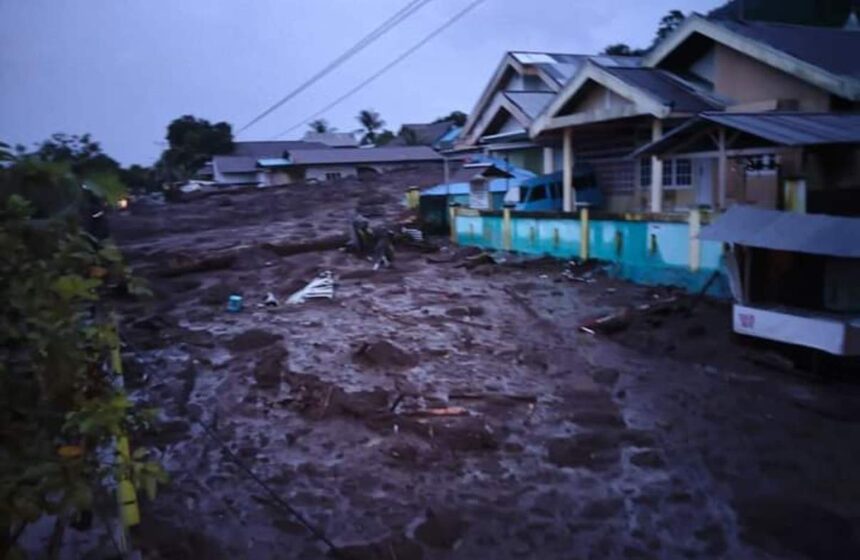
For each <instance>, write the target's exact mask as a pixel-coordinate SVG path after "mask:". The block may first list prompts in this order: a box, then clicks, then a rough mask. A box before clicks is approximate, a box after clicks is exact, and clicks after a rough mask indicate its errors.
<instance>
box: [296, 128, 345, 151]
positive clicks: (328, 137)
mask: <svg viewBox="0 0 860 560" xmlns="http://www.w3.org/2000/svg"><path fill="white" fill-rule="evenodd" d="M303 140H304V141H305V142H315V143H318V144H324V145H326V146H328V147H329V148H357V147H358V145H359V144H358V140H357V139H356V138H355V135H354V134H353V133H351V132H314V131H312V130H309V131H308V132H306V133H305V136H304V138H303Z"/></svg>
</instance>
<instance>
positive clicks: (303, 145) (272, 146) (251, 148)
mask: <svg viewBox="0 0 860 560" xmlns="http://www.w3.org/2000/svg"><path fill="white" fill-rule="evenodd" d="M325 148H328V146H326V145H325V144H322V143H320V142H305V141H303V140H277V141H253V142H234V143H233V153H232V154H231V155H233V156H250V157H254V158H257V159H260V158H266V157H281V156H282V155H283V154H284V152H291V151H293V150H320V149H325Z"/></svg>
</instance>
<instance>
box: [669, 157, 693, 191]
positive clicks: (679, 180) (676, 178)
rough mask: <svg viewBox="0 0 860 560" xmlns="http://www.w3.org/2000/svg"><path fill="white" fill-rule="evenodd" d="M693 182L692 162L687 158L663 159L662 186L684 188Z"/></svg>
mask: <svg viewBox="0 0 860 560" xmlns="http://www.w3.org/2000/svg"><path fill="white" fill-rule="evenodd" d="M692 184H693V164H692V162H691V161H690V160H689V159H686V158H679V159H664V160H663V186H664V187H675V188H684V187H689V186H690V185H692Z"/></svg>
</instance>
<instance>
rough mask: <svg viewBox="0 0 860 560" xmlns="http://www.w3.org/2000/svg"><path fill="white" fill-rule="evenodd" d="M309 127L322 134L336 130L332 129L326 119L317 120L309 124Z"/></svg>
mask: <svg viewBox="0 0 860 560" xmlns="http://www.w3.org/2000/svg"><path fill="white" fill-rule="evenodd" d="M308 126H309V127H310V128H311V130H312V131H314V132H319V133H320V134H322V133H324V132H331V131H332V130H334V129H333V128H332V127H330V126H329V125H328V121H327V120H325V119H316V120H314V121H311V122H309V123H308Z"/></svg>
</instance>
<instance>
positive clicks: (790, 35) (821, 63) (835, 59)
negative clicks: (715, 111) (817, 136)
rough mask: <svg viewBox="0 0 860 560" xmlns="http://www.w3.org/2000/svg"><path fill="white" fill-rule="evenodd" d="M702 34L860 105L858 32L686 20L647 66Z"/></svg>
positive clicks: (696, 18)
mask: <svg viewBox="0 0 860 560" xmlns="http://www.w3.org/2000/svg"><path fill="white" fill-rule="evenodd" d="M695 34H698V35H702V36H705V37H707V38H709V39H711V40H713V41H715V42H718V43H720V44H722V45H725V46H727V47H730V48H732V49H734V50H736V51H739V52H741V53H743V54H745V55H747V56H749V57H751V58H754V59H756V60H758V61H760V62H762V63H764V64H767V65H769V66H772V67H774V68H777V69H779V70H782V71H783V72H786V73H788V74H791V75H793V76H796V77H797V78H798V79H801V80H803V81H805V82H808V83H811V84H813V85H815V86H817V87H819V88H821V89H823V90H825V91H828V92H830V93H833V94H835V95H839V96H841V97H844V98H846V99H851V100H854V101H860V57H858V56H857V53H858V52H860V33H857V32H854V31H850V30H843V29H835V28H825V27H808V26H799V25H786V24H779V23H765V22H738V21H732V20H710V19H706V18H704V17H702V16H700V15H698V14H693V15H691V16H690V17H688V18H687V19H686V20H684V22H683V23H682V24H681V25H680V26H678V28H677V29H676V30H675V31H674V32H673V33H672V34H671V35H669V36H668V37H667V38H666V39H665V40H664V41H662V42H661V43H660V44H658V45H657V47H655V48H654V49H653V50H652V51H651V52H649V53H648V54H647V55H646V56H645V59H644V60H643V65H645V66H649V67H656V66H658V65H659V64H660V63H661V62H663V61H664V60H665V59H666V58H667V57H668V56H669V55H671V54H672V53H673V52H675V51H676V50H677V49H679V48H680V47H681V46H682V45H683V44H684V43H685V42H686V41H687V39H689V38H690V37H691V36H693V35H695Z"/></svg>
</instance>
